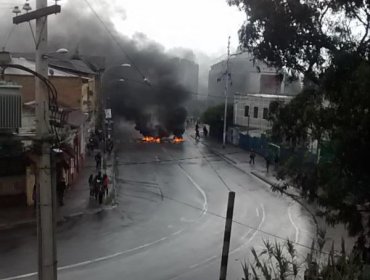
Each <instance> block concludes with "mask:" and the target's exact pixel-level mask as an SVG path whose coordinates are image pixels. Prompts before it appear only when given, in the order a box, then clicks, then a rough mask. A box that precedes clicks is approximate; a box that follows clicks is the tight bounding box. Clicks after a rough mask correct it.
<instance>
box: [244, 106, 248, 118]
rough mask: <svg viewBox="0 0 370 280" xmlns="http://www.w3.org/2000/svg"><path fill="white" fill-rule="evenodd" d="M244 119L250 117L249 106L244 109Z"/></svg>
mask: <svg viewBox="0 0 370 280" xmlns="http://www.w3.org/2000/svg"><path fill="white" fill-rule="evenodd" d="M244 117H249V106H245V107H244Z"/></svg>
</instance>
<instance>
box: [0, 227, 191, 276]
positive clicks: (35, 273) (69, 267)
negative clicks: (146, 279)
mask: <svg viewBox="0 0 370 280" xmlns="http://www.w3.org/2000/svg"><path fill="white" fill-rule="evenodd" d="M183 231H184V229H182V230H179V231H177V232H174V233H172V234H170V235H168V236H165V237H162V238H160V239H158V240H155V241H153V242H150V243H146V244H143V245H140V246H137V247H135V248H131V249H127V250H124V251H121V252H117V253H114V254H111V255H107V256H104V257H100V258H95V259H91V260H87V261H83V262H79V263H75V264H71V265H66V266H61V267H58V271H63V270H67V269H71V268H76V267H81V266H86V265H90V264H93V263H97V262H102V261H106V260H109V259H113V258H116V257H119V256H121V255H124V254H127V253H131V252H134V251H137V250H140V249H144V248H147V247H150V246H152V245H155V244H157V243H160V242H162V241H165V240H166V239H168V237H170V236H173V235H177V234H179V233H181V232H183ZM36 275H37V272H32V273H27V274H22V275H17V276H13V277H8V278H2V279H0V280H17V279H25V278H29V277H32V276H36Z"/></svg>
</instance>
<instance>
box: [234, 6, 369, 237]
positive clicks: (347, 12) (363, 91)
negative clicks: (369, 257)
mask: <svg viewBox="0 0 370 280" xmlns="http://www.w3.org/2000/svg"><path fill="white" fill-rule="evenodd" d="M228 2H229V4H230V5H236V6H238V7H239V8H240V9H241V10H243V11H245V12H246V14H247V21H246V23H245V24H244V25H243V26H242V27H241V29H240V31H239V35H240V42H241V46H242V47H243V48H244V49H246V50H247V51H249V52H251V53H252V54H253V55H254V56H255V57H256V58H257V59H260V60H262V61H264V62H266V63H267V64H268V65H271V66H274V67H276V68H277V69H284V70H285V71H286V72H287V73H289V74H291V77H292V79H294V78H297V77H299V76H301V77H302V76H303V77H304V79H303V81H304V89H303V91H302V93H301V94H299V95H298V96H297V97H296V98H295V99H293V101H291V102H290V103H289V104H288V105H281V104H273V105H272V106H271V108H270V110H271V116H270V119H271V120H272V121H273V123H274V125H273V130H272V137H273V138H274V139H275V140H279V141H281V142H285V143H287V144H289V145H290V147H291V148H292V150H294V149H295V147H296V146H297V144H302V143H303V144H304V143H305V141H306V140H307V139H309V138H311V139H316V140H318V142H319V146H320V144H321V143H322V141H326V142H329V145H330V146H331V150H332V153H333V155H332V156H331V157H330V160H322V161H320V162H319V163H318V164H311V165H307V164H304V161H301V162H299V158H297V157H295V158H294V157H293V158H291V159H289V160H288V162H287V165H286V167H288V168H285V170H283V172H281V174H280V175H281V176H282V177H285V179H290V182H292V183H293V185H294V186H295V187H298V188H300V189H301V190H302V192H303V193H305V192H306V190H307V189H308V190H309V191H308V193H309V195H310V197H311V199H313V198H315V199H317V201H318V202H319V204H320V205H322V206H325V210H324V211H323V213H322V214H323V215H325V217H326V218H327V221H329V222H331V223H333V224H334V223H337V222H344V223H345V224H346V225H347V226H348V229H349V232H350V233H351V234H353V235H355V234H361V233H365V234H367V235H368V236H370V230H369V228H370V227H369V226H368V225H370V215H368V213H369V212H370V188H369V186H370V173H369V170H370V114H369V109H370V79H369V77H370V63H369V58H370V36H369V35H370V34H369V27H370V2H369V1H368V0H315V1H314V0H228ZM362 221H365V222H362Z"/></svg>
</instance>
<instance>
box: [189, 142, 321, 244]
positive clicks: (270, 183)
mask: <svg viewBox="0 0 370 280" xmlns="http://www.w3.org/2000/svg"><path fill="white" fill-rule="evenodd" d="M190 137H192V135H190ZM192 138H193V137H192ZM200 143H201V144H202V145H204V146H207V147H208V148H209V149H210V150H211V152H212V153H214V154H215V155H217V156H218V157H220V158H222V159H223V160H225V161H226V162H227V163H228V164H230V165H232V166H233V167H235V168H236V169H238V170H240V171H241V172H243V173H245V174H251V175H253V176H255V177H256V178H258V179H260V180H262V181H263V182H265V183H266V184H268V185H270V186H271V187H272V186H274V187H277V188H278V189H279V192H280V193H281V194H283V195H286V196H288V197H290V198H291V199H293V200H294V201H295V202H297V203H298V204H300V205H301V206H302V207H303V208H304V209H305V210H306V211H307V213H309V214H310V215H311V217H312V220H313V221H314V223H315V227H316V237H318V236H319V232H320V226H319V222H318V221H317V218H316V215H315V214H314V213H312V211H311V209H309V208H308V207H307V206H306V205H305V203H304V202H302V201H301V200H300V199H299V198H298V196H296V195H294V194H291V193H289V192H287V191H285V190H283V189H281V188H279V187H278V186H277V185H276V184H275V183H273V182H271V181H270V180H268V179H266V178H265V177H263V176H261V175H259V174H258V173H257V172H255V171H250V172H249V173H248V172H247V171H245V170H243V169H242V168H240V167H239V166H237V163H236V162H235V161H234V160H231V159H229V158H228V157H227V156H224V155H222V154H221V153H219V152H217V151H215V149H213V148H212V147H211V145H209V144H207V143H204V142H200Z"/></svg>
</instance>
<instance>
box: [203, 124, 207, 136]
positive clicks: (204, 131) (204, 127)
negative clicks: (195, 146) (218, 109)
mask: <svg viewBox="0 0 370 280" xmlns="http://www.w3.org/2000/svg"><path fill="white" fill-rule="evenodd" d="M203 135H204V137H207V136H208V129H207V127H206V126H203Z"/></svg>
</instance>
